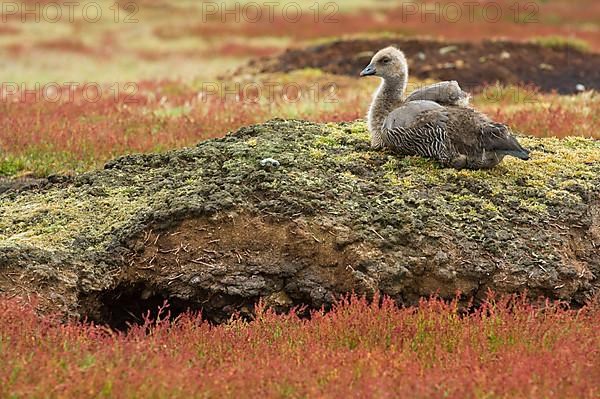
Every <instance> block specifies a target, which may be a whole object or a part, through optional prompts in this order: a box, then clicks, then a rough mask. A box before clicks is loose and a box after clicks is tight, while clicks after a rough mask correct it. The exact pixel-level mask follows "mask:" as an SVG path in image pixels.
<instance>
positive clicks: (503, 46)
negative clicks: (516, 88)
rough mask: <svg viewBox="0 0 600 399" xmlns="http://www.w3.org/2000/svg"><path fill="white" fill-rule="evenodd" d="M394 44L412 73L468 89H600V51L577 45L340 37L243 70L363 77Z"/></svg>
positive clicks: (252, 62) (567, 91) (256, 63)
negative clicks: (375, 56)
mask: <svg viewBox="0 0 600 399" xmlns="http://www.w3.org/2000/svg"><path fill="white" fill-rule="evenodd" d="M391 45H393V46H396V47H398V48H400V49H401V50H402V51H403V52H404V53H405V54H406V56H407V58H408V62H409V67H410V73H411V76H415V77H418V78H419V79H435V80H457V81H458V82H459V83H460V85H461V86H462V87H463V88H465V89H467V90H469V91H475V92H476V91H478V90H480V89H481V87H482V86H485V85H487V84H493V83H495V82H500V83H501V84H505V85H506V84H517V85H533V86H536V87H538V88H539V89H540V90H542V91H546V92H549V91H552V90H556V91H557V92H559V93H562V94H567V93H575V92H577V91H578V90H577V85H583V86H584V87H585V89H588V90H589V89H595V90H598V89H600V54H594V53H587V52H581V51H579V50H577V49H574V48H572V47H563V48H550V47H544V46H540V45H537V44H528V43H514V42H504V41H484V42H481V43H462V42H439V41H430V40H418V39H364V40H339V41H335V42H331V43H327V44H322V45H318V46H313V47H308V48H305V49H290V50H287V51H286V52H285V53H283V54H281V55H279V56H278V57H276V58H271V59H270V58H262V59H258V60H254V61H251V62H250V64H249V65H248V67H246V68H244V69H242V71H255V72H289V71H292V70H296V69H302V68H319V69H322V70H324V71H326V72H329V73H333V74H341V75H350V76H358V74H359V73H360V71H361V70H362V69H363V68H364V67H365V66H366V65H367V64H368V63H369V61H370V59H371V57H372V55H373V54H374V51H377V50H379V49H381V48H383V47H386V46H391ZM242 71H240V72H242Z"/></svg>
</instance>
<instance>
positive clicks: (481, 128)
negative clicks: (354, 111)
mask: <svg viewBox="0 0 600 399" xmlns="http://www.w3.org/2000/svg"><path fill="white" fill-rule="evenodd" d="M371 75H375V76H379V77H381V78H382V80H383V82H382V84H381V86H380V87H379V88H378V89H377V91H376V93H375V96H374V98H373V102H372V104H371V107H370V109H369V114H368V124H369V130H370V131H371V144H372V145H373V146H374V147H376V148H382V147H387V148H390V149H392V150H394V151H396V152H398V153H400V154H404V155H420V156H424V157H429V158H434V159H436V160H438V161H439V162H440V163H441V164H442V165H444V166H450V167H454V168H457V169H461V168H471V169H482V168H491V167H494V166H496V165H497V164H498V163H500V162H501V161H502V159H503V158H504V156H506V155H511V156H514V157H517V158H520V159H524V160H526V159H529V152H528V151H527V150H526V149H524V148H523V147H521V145H520V144H519V143H518V141H517V140H516V139H515V138H514V137H513V136H512V134H511V132H510V129H509V128H508V127H507V126H505V125H503V124H501V123H496V122H494V121H492V120H491V119H489V118H488V117H487V116H486V115H484V114H482V113H481V112H478V111H476V110H474V109H472V108H469V107H465V106H456V105H460V101H459V100H462V98H457V99H454V100H453V99H452V98H450V97H448V95H446V94H443V93H444V92H443V91H438V92H437V93H438V94H436V92H435V91H433V90H430V91H429V92H427V91H425V92H424V93H425V95H423V94H421V97H419V96H413V98H412V99H410V100H409V101H407V99H405V98H404V91H405V90H406V83H407V79H408V67H407V64H406V58H405V57H404V54H403V53H402V52H401V51H399V50H398V49H396V48H393V47H388V48H385V49H383V50H381V51H379V52H378V53H377V54H375V56H374V57H373V59H372V61H371V63H370V64H369V65H368V66H367V67H366V68H365V69H364V70H363V71H362V73H361V76H371ZM452 86H453V87H454V85H452ZM442 87H445V88H448V87H449V86H447V85H446V86H442ZM456 87H458V84H456ZM452 90H454V92H456V90H455V89H452ZM459 90H460V88H459ZM460 92H461V93H464V92H462V90H460ZM432 93H433V94H432ZM439 93H442V94H439ZM411 96H412V95H411ZM459 97H460V96H459ZM419 98H425V99H419ZM432 99H433V100H438V102H439V103H438V102H436V101H432ZM445 99H450V100H452V101H445ZM440 103H441V104H440ZM442 104H444V105H442Z"/></svg>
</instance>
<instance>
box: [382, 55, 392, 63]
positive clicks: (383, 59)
mask: <svg viewBox="0 0 600 399" xmlns="http://www.w3.org/2000/svg"><path fill="white" fill-rule="evenodd" d="M390 61H391V60H390V59H389V58H387V57H386V58H382V59H381V62H382V63H383V64H389V62H390Z"/></svg>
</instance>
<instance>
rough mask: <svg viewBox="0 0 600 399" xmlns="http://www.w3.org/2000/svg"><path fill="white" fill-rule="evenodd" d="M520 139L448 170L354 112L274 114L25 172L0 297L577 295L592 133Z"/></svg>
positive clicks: (49, 304) (232, 306)
mask: <svg viewBox="0 0 600 399" xmlns="http://www.w3.org/2000/svg"><path fill="white" fill-rule="evenodd" d="M521 140H522V142H523V144H524V145H525V146H527V147H528V148H530V149H531V150H532V160H531V161H528V162H522V161H517V160H514V161H511V160H507V161H505V162H504V163H503V164H502V165H500V166H499V167H497V168H495V169H493V170H490V171H456V170H453V169H441V168H439V167H438V166H437V165H436V164H435V163H434V162H433V161H430V160H424V159H421V158H418V157H406V158H400V157H398V156H396V155H394V154H391V153H386V152H385V151H375V150H373V149H371V148H370V146H369V136H368V133H367V131H366V125H365V123H364V122H355V123H349V124H328V125H323V124H315V123H309V122H303V121H284V120H273V121H270V122H268V123H265V124H262V125H256V126H250V127H247V128H243V129H240V130H239V131H238V132H237V133H235V134H234V135H230V136H227V137H224V138H222V139H216V140H209V141H206V142H203V143H201V144H199V145H198V146H196V147H191V148H185V149H180V150H174V151H169V152H166V153H162V154H138V155H129V156H125V157H121V158H119V159H116V160H114V161H111V162H109V163H108V164H107V165H106V166H105V169H104V170H99V171H93V172H90V173H85V174H82V175H78V176H74V177H72V178H68V179H66V178H65V179H62V178H59V177H53V178H52V179H48V180H40V181H29V182H27V184H25V185H24V186H15V187H11V188H10V189H8V190H6V191H4V192H0V293H2V294H4V295H9V296H13V295H25V296H27V295H37V296H38V297H39V306H40V309H41V310H43V311H46V312H60V313H62V314H64V315H66V316H73V317H82V318H87V319H90V320H93V321H95V322H98V323H103V324H106V325H109V326H111V327H114V328H117V329H123V328H126V326H127V324H128V323H138V322H141V321H142V319H143V317H144V315H145V314H148V312H150V313H149V314H150V316H152V315H156V314H157V313H156V312H157V310H158V308H159V307H160V306H161V305H163V304H164V302H165V301H168V302H169V305H170V308H169V309H170V310H171V312H172V315H173V316H176V315H178V314H180V313H181V312H183V311H185V310H188V309H191V310H201V311H202V314H203V316H204V317H206V318H207V319H209V320H212V321H214V322H222V321H224V320H227V319H228V318H229V317H230V316H231V315H232V314H234V313H239V314H242V315H248V316H250V315H251V314H252V312H253V307H254V305H255V304H256V302H257V301H258V300H263V301H265V302H266V303H267V304H268V305H270V306H273V307H274V308H276V309H278V310H281V311H285V310H288V309H290V307H293V306H307V307H308V308H320V307H322V306H324V307H326V308H327V307H328V306H331V304H332V303H333V302H334V301H335V299H336V298H338V297H340V296H341V295H345V294H348V293H350V292H355V293H359V294H365V295H368V296H369V295H372V294H373V293H375V292H376V291H379V292H381V293H383V294H385V295H388V296H390V297H391V298H393V299H394V300H395V301H396V302H397V303H399V304H405V305H412V304H416V303H417V302H418V301H419V299H420V298H421V297H423V296H430V295H432V294H439V295H440V296H441V297H443V298H453V297H454V296H455V295H456V292H457V291H460V292H461V293H462V295H463V296H462V301H464V302H463V303H467V302H468V301H469V300H470V299H471V298H472V299H473V300H474V303H475V304H477V303H478V301H480V300H481V299H483V298H484V297H485V295H486V291H487V290H488V289H491V290H493V291H495V292H497V293H500V294H503V293H516V292H523V291H527V292H528V294H529V295H530V296H531V297H533V298H537V297H539V296H543V297H547V298H552V299H561V300H564V301H567V302H568V303H570V304H572V305H573V306H578V305H581V304H583V303H585V302H586V301H587V300H589V299H590V298H591V297H593V296H594V294H595V293H596V292H597V291H598V289H599V288H600V280H599V277H600V249H599V248H600V233H599V231H600V230H599V226H600V219H599V215H600V211H599V209H600V191H599V190H600V143H599V142H597V141H593V140H586V139H581V138H572V139H565V140H564V141H560V140H557V139H550V138H546V139H542V138H525V137H523V138H521ZM271 157H272V158H275V159H277V160H278V161H279V163H280V166H279V167H273V166H265V165H262V164H261V160H264V159H265V158H271ZM516 162H518V163H516ZM29 183H31V184H29Z"/></svg>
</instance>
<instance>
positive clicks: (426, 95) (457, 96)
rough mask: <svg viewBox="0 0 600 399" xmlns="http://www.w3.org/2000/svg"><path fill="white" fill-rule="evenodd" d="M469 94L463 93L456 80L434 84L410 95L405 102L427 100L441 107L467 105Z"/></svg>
mask: <svg viewBox="0 0 600 399" xmlns="http://www.w3.org/2000/svg"><path fill="white" fill-rule="evenodd" d="M469 98H470V95H469V93H467V92H465V91H463V90H462V89H461V88H460V86H459V85H458V82H457V81H456V80H450V81H444V82H438V83H434V84H432V85H429V86H425V87H422V88H420V89H417V90H415V91H413V92H412V93H410V95H409V96H408V97H407V98H406V101H415V100H428V101H434V102H436V103H438V104H441V105H459V106H463V107H466V106H468V105H469Z"/></svg>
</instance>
